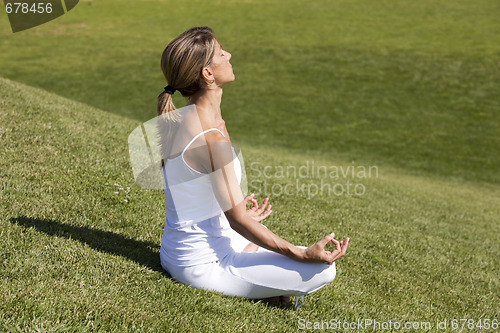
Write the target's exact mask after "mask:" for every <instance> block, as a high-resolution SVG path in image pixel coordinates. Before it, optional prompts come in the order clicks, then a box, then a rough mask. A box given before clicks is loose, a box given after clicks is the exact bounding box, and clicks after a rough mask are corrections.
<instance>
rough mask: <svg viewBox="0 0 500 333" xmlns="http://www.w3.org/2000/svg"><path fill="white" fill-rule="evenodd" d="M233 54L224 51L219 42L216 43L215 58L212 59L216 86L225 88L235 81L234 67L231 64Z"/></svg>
mask: <svg viewBox="0 0 500 333" xmlns="http://www.w3.org/2000/svg"><path fill="white" fill-rule="evenodd" d="M230 59H231V53H229V52H227V51H224V50H223V49H222V47H221V46H220V44H219V42H217V41H215V50H214V57H213V59H212V65H211V66H210V67H212V70H213V75H214V78H215V84H217V85H218V86H223V85H225V84H226V83H229V82H232V81H234V73H233V66H231V64H230V63H229V60H230Z"/></svg>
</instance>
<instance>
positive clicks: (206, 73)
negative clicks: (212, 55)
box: [201, 67, 214, 82]
mask: <svg viewBox="0 0 500 333" xmlns="http://www.w3.org/2000/svg"><path fill="white" fill-rule="evenodd" d="M201 75H202V76H203V78H204V79H205V81H207V82H210V81H213V80H214V72H213V70H212V68H211V67H203V69H202V70H201Z"/></svg>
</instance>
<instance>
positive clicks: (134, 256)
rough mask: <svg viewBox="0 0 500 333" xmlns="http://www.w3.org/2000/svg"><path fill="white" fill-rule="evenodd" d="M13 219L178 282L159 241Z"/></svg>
mask: <svg viewBox="0 0 500 333" xmlns="http://www.w3.org/2000/svg"><path fill="white" fill-rule="evenodd" d="M10 221H11V223H14V224H17V225H19V226H23V227H25V228H31V227H32V228H34V229H36V230H37V231H39V232H44V233H46V234H47V235H50V236H59V237H66V238H68V239H75V240H77V241H79V242H82V243H84V244H87V245H88V246H90V247H91V248H93V249H95V250H98V251H102V252H107V253H111V254H116V255H119V256H122V257H124V258H128V259H131V260H133V261H135V262H137V263H138V264H140V265H142V266H145V267H148V268H150V269H151V270H153V271H157V272H160V273H162V274H164V275H165V276H167V277H168V278H170V279H171V280H172V281H173V282H176V281H175V280H174V279H173V278H172V277H171V276H170V275H169V274H168V272H166V271H165V270H164V269H163V268H162V267H161V264H160V255H159V253H158V247H159V246H158V244H155V243H153V242H145V241H138V240H135V239H131V238H126V237H124V236H122V235H119V234H115V233H112V232H109V231H102V230H98V229H91V228H88V227H77V226H72V225H69V224H64V223H61V222H58V221H54V220H42V219H37V218H31V217H26V216H19V217H11V218H10ZM176 283H177V282H176ZM226 297H227V296H226ZM249 301H251V302H255V303H257V302H263V303H264V304H266V305H267V306H270V307H276V308H288V309H293V306H292V305H291V304H288V305H279V304H274V303H272V302H267V301H265V300H258V299H255V300H254V299H252V300H249Z"/></svg>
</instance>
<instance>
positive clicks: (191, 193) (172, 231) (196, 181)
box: [160, 128, 242, 266]
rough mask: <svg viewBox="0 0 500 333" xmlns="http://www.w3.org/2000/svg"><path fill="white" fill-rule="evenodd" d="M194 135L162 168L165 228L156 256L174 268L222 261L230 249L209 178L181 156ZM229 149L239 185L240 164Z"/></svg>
mask: <svg viewBox="0 0 500 333" xmlns="http://www.w3.org/2000/svg"><path fill="white" fill-rule="evenodd" d="M214 130H215V131H219V132H220V133H221V134H222V135H224V133H222V131H220V130H219V129H217V128H210V129H208V130H206V131H203V132H201V133H199V134H198V135H196V136H195V137H194V138H193V139H192V140H191V141H190V142H189V143H188V144H187V145H186V147H185V148H184V149H183V150H182V153H181V154H180V155H179V156H177V157H175V158H173V159H168V160H165V162H166V163H165V165H164V167H162V172H163V181H164V192H165V206H166V217H165V229H164V233H163V238H162V242H161V249H160V256H161V258H162V260H166V261H167V262H169V263H170V264H173V265H176V266H192V265H198V264H203V263H208V262H213V261H216V260H220V259H222V257H223V256H225V255H226V253H228V251H229V250H230V239H229V238H228V237H227V235H229V234H230V233H232V232H233V231H232V229H231V227H230V226H229V222H228V221H227V218H226V216H225V215H224V212H223V211H222V209H221V207H220V206H219V204H218V202H217V199H216V198H215V195H214V193H213V190H212V183H211V181H210V175H209V174H205V173H201V172H199V171H197V170H194V169H192V168H191V167H190V166H189V165H188V164H187V163H186V161H185V160H184V153H185V151H186V150H187V148H189V146H190V145H191V144H192V143H193V142H194V141H195V140H196V139H197V138H198V137H199V136H200V135H203V134H205V133H207V132H209V131H214ZM232 149H233V157H234V158H233V165H234V168H235V173H236V176H237V179H238V182H241V175H242V173H241V164H240V162H239V160H238V158H237V157H236V155H235V152H234V148H232Z"/></svg>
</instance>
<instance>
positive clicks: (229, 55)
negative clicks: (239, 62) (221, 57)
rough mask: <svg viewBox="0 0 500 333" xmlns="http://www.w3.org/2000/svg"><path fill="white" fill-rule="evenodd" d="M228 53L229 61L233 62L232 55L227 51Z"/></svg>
mask: <svg viewBox="0 0 500 333" xmlns="http://www.w3.org/2000/svg"><path fill="white" fill-rule="evenodd" d="M226 53H227V55H228V58H229V60H231V57H232V54H231V53H229V52H227V51H226Z"/></svg>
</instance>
